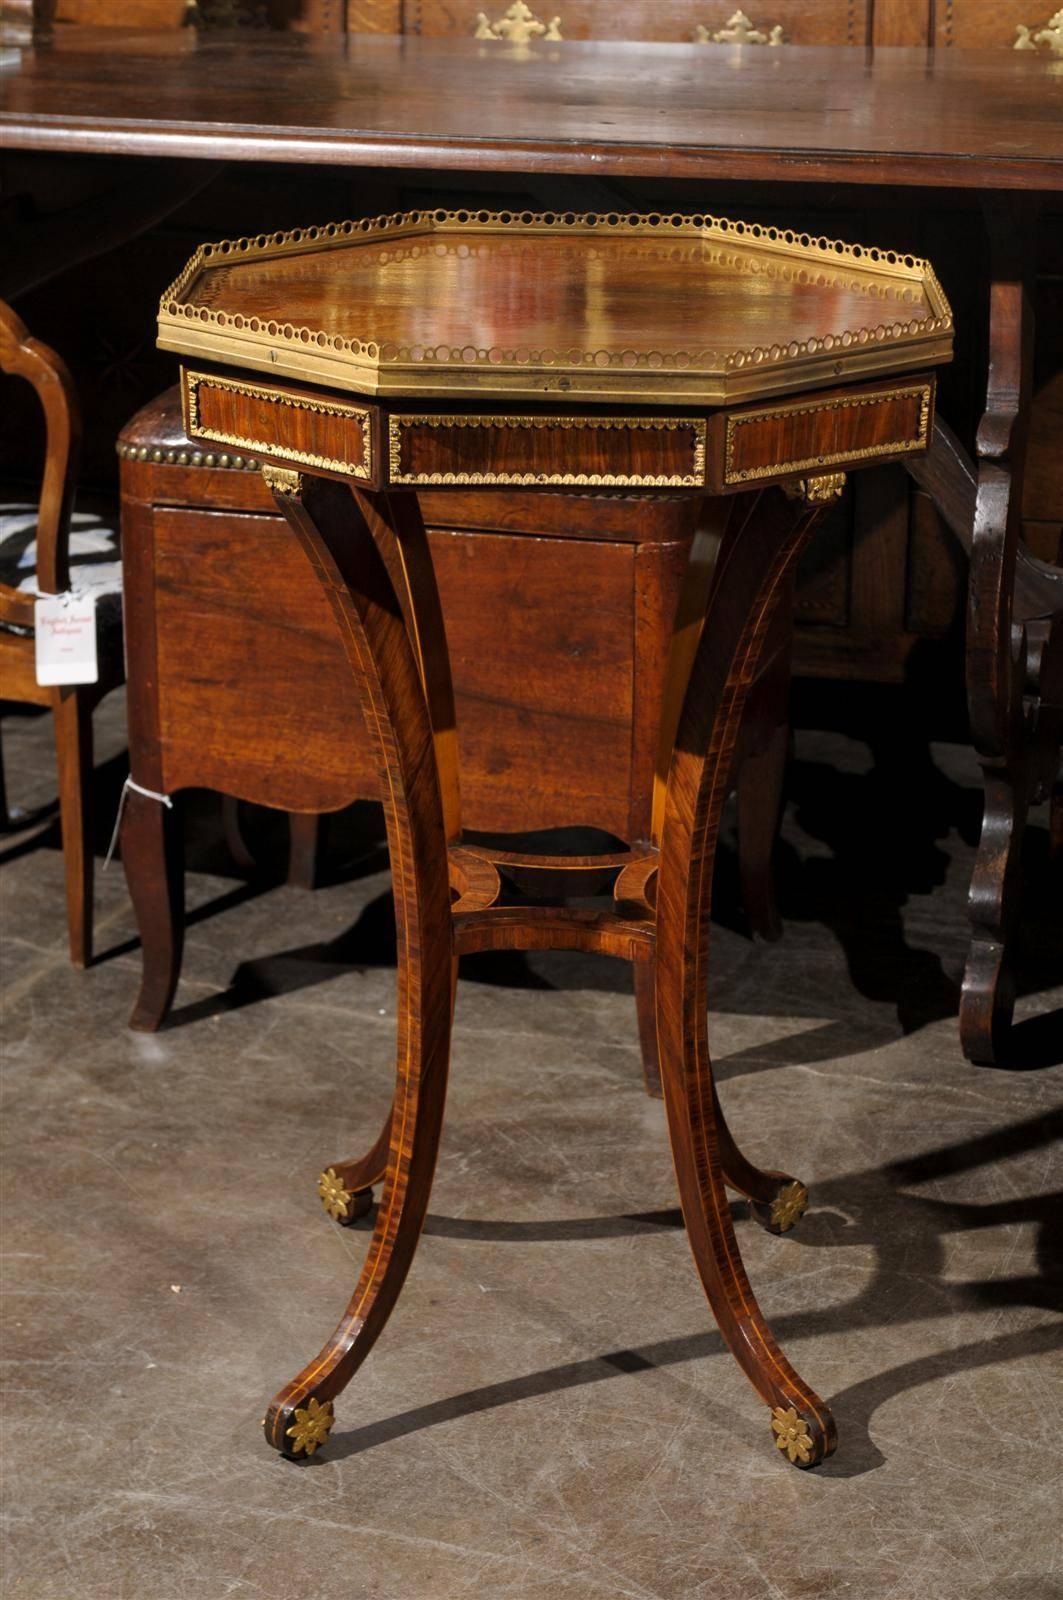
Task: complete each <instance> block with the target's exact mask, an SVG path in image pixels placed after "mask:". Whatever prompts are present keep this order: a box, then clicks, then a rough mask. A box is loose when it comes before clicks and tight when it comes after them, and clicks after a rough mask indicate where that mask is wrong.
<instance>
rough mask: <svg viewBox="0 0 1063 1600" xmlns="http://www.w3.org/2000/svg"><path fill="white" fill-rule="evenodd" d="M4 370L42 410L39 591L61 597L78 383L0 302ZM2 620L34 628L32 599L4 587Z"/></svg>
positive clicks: (77, 430)
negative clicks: (22, 382) (29, 389)
mask: <svg viewBox="0 0 1063 1600" xmlns="http://www.w3.org/2000/svg"><path fill="white" fill-rule="evenodd" d="M0 370H2V371H4V372H11V373H14V374H16V375H17V376H18V377H21V378H25V379H26V381H27V382H28V383H31V384H32V385H33V388H34V389H35V390H36V392H37V398H38V399H39V400H40V402H41V406H42V407H43V410H44V423H45V462H44V476H43V480H42V483H41V494H40V510H39V512H38V518H37V587H38V589H39V590H40V591H41V593H42V594H63V593H64V592H65V591H66V590H67V589H69V587H70V514H71V511H72V510H73V505H74V485H75V480H76V477H77V469H78V457H79V454H80V449H81V413H80V411H79V409H78V403H77V395H76V393H75V390H74V381H73V379H72V378H71V376H70V373H69V371H68V370H67V367H66V364H65V362H63V361H62V360H60V358H59V356H57V355H56V353H55V351H54V350H50V349H49V348H48V346H47V345H45V344H41V343H40V341H39V340H37V339H34V338H32V337H31V336H30V333H29V330H28V329H27V328H26V325H25V324H24V322H23V321H22V319H21V317H18V316H16V314H15V312H14V311H12V309H11V307H10V306H9V305H7V304H6V302H5V301H3V300H0ZM0 616H2V617H4V618H5V619H6V620H7V621H10V622H19V623H23V624H27V623H28V624H30V625H32V622H33V599H32V596H30V595H24V594H20V593H19V592H18V591H17V590H15V589H10V588H8V587H7V585H0Z"/></svg>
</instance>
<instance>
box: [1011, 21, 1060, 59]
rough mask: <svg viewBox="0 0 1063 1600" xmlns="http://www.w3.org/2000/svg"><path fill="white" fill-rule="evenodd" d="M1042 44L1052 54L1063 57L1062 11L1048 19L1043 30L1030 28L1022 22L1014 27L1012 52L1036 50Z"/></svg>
mask: <svg viewBox="0 0 1063 1600" xmlns="http://www.w3.org/2000/svg"><path fill="white" fill-rule="evenodd" d="M1042 44H1046V45H1047V46H1048V48H1049V50H1051V51H1052V52H1053V53H1054V54H1056V55H1063V11H1057V12H1056V14H1055V16H1052V17H1049V19H1048V21H1047V22H1046V23H1045V25H1044V27H1043V28H1038V27H1036V25H1035V26H1034V27H1032V28H1030V27H1027V26H1026V24H1025V23H1023V22H1020V23H1018V24H1017V25H1016V28H1015V43H1014V44H1013V45H1012V49H1013V50H1036V49H1037V47H1038V46H1039V45H1042Z"/></svg>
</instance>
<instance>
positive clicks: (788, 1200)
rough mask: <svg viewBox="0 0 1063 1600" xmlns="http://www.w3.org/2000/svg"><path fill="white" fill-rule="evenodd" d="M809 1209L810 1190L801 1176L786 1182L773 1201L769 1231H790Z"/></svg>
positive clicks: (768, 1221)
mask: <svg viewBox="0 0 1063 1600" xmlns="http://www.w3.org/2000/svg"><path fill="white" fill-rule="evenodd" d="M807 1210H808V1190H807V1189H806V1188H805V1186H804V1184H803V1183H802V1182H801V1180H800V1179H799V1178H791V1179H790V1181H789V1183H784V1184H783V1186H782V1188H781V1189H780V1190H779V1192H778V1194H777V1195H776V1196H775V1199H774V1200H773V1201H772V1203H771V1211H770V1212H769V1213H768V1219H767V1228H768V1232H769V1233H789V1231H790V1229H791V1228H793V1227H796V1225H797V1224H798V1223H799V1222H800V1220H801V1218H802V1217H803V1216H804V1214H805V1212H806V1211H807Z"/></svg>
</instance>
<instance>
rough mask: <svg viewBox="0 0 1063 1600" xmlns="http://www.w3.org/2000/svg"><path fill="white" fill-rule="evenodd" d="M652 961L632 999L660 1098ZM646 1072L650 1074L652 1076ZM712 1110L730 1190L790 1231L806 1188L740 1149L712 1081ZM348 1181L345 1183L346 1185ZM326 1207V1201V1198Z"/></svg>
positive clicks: (774, 1228)
mask: <svg viewBox="0 0 1063 1600" xmlns="http://www.w3.org/2000/svg"><path fill="white" fill-rule="evenodd" d="M654 968H655V962H653V961H639V962H636V963H635V967H634V973H635V1004H636V1007H637V1010H638V1021H639V1040H640V1043H641V1045H642V1069H643V1072H644V1073H645V1076H646V1092H647V1094H653V1095H656V1096H657V1097H658V1098H660V1097H661V1096H662V1095H663V1093H664V1090H663V1087H662V1085H661V1074H660V1057H659V1056H658V1053H657V992H656V988H655V976H654ZM651 1071H652V1073H653V1077H652V1079H651ZM712 1097H713V1112H714V1115H715V1118H716V1131H717V1136H718V1141H719V1149H720V1170H721V1172H722V1173H723V1181H724V1183H725V1184H726V1185H727V1187H728V1188H729V1189H734V1190H735V1192H736V1193H737V1194H741V1195H745V1197H746V1199H747V1200H748V1201H749V1202H750V1205H751V1208H752V1214H753V1216H754V1218H755V1219H756V1221H757V1222H759V1223H760V1225H761V1227H762V1228H766V1229H767V1231H768V1232H769V1233H789V1232H790V1230H791V1229H792V1228H793V1227H795V1226H796V1224H797V1223H798V1222H800V1220H801V1218H802V1217H803V1216H804V1213H805V1211H806V1209H807V1207H808V1189H807V1188H806V1186H805V1185H804V1184H803V1183H802V1182H801V1180H800V1179H799V1178H795V1177H793V1176H792V1175H791V1174H790V1173H788V1172H775V1171H767V1172H765V1171H763V1170H762V1169H761V1168H760V1167H755V1166H754V1165H753V1163H752V1161H750V1160H749V1159H748V1158H747V1157H746V1156H745V1155H744V1154H743V1153H742V1151H741V1150H740V1149H739V1147H738V1145H737V1143H736V1142H735V1138H734V1135H733V1134H732V1132H731V1130H730V1128H729V1127H728V1126H727V1122H726V1119H725V1117H724V1114H723V1108H722V1107H721V1105H720V1100H719V1095H718V1094H717V1092H716V1085H715V1083H714V1084H713V1088H712ZM349 1187H350V1185H348V1188H349ZM326 1209H328V1207H327V1203H326Z"/></svg>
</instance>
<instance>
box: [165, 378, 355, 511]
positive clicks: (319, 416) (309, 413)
mask: <svg viewBox="0 0 1063 1600" xmlns="http://www.w3.org/2000/svg"><path fill="white" fill-rule="evenodd" d="M181 398H182V404H183V407H184V424H185V429H186V431H187V432H188V434H189V436H190V437H191V438H192V439H194V440H201V441H205V442H209V443H213V444H220V445H228V446H229V447H230V449H232V450H235V451H238V452H239V453H240V454H242V455H249V456H254V457H256V458H257V457H259V456H266V457H268V458H269V459H270V460H271V461H282V462H290V463H291V464H292V465H293V466H296V467H298V466H303V467H315V468H317V469H319V470H320V471H324V472H328V473H334V474H339V475H341V476H343V477H346V478H357V479H359V480H362V481H365V482H370V481H372V477H373V449H372V426H371V413H370V411H369V409H368V408H367V407H365V406H359V405H354V404H352V403H351V402H349V401H346V400H332V399H330V398H329V399H326V398H323V397H322V396H321V395H320V394H315V393H310V392H303V391H300V390H298V389H288V388H285V389H278V388H274V387H272V386H271V385H268V384H260V383H243V382H241V381H239V380H238V379H236V378H228V377H222V376H218V375H216V374H213V373H203V372H196V371H194V370H192V369H191V368H188V367H186V368H185V369H184V370H183V372H182V375H181Z"/></svg>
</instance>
